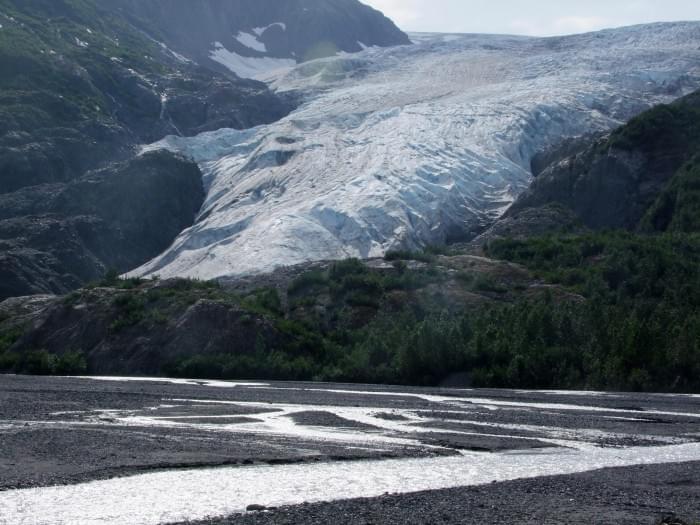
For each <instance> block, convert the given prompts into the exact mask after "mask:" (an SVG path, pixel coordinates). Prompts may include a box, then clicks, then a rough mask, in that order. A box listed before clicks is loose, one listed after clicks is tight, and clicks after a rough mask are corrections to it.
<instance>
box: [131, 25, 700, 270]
mask: <svg viewBox="0 0 700 525" xmlns="http://www.w3.org/2000/svg"><path fill="white" fill-rule="evenodd" d="M411 38H412V40H413V44H412V45H404V46H398V47H392V48H376V47H369V48H366V49H364V50H363V51H362V52H360V53H354V54H348V53H341V54H339V55H337V56H334V57H331V58H325V59H319V60H314V61H311V62H305V63H301V64H298V65H295V66H291V67H287V68H284V69H278V70H275V71H270V72H268V73H267V74H266V75H265V80H266V81H267V82H268V83H269V84H270V86H271V87H272V88H273V89H274V90H276V91H278V92H290V93H294V95H295V96H298V97H300V99H301V101H302V102H301V104H300V105H299V107H298V108H297V109H296V110H295V111H293V112H292V113H291V114H290V115H289V116H287V117H285V118H283V119H282V120H280V121H278V122H275V123H273V124H270V125H265V126H259V127H257V128H253V129H248V130H243V131H237V130H233V129H220V130H217V131H212V132H207V133H203V134H200V135H198V136H196V137H190V138H185V137H178V136H169V137H166V138H165V139H163V140H161V141H159V142H157V143H155V144H151V145H148V146H145V147H144V150H145V151H147V150H153V149H159V148H166V149H170V150H174V151H179V152H182V153H183V154H185V155H186V156H189V157H191V158H193V159H194V160H195V161H196V162H197V163H198V164H199V166H200V167H201V169H202V172H203V173H204V184H205V190H206V193H207V196H206V201H205V204H204V206H203V207H202V209H201V211H200V213H199V216H198V218H197V220H196V222H195V224H194V225H193V226H192V227H191V228H189V229H187V230H185V231H184V232H182V233H181V234H180V236H179V237H178V238H177V239H176V240H175V242H174V243H173V244H172V246H171V247H170V248H169V249H167V250H166V251H165V252H164V253H163V254H161V255H160V256H158V257H157V258H155V259H153V260H152V261H150V262H148V263H147V264H145V265H144V266H142V267H140V268H138V269H136V270H134V271H133V272H132V274H133V275H139V276H153V275H159V276H161V277H163V278H169V277H192V278H199V279H212V278H220V277H225V276H235V275H244V274H252V273H260V272H266V271H270V270H273V269H274V268H276V267H280V266H285V265H293V264H298V263H303V262H308V261H315V260H332V259H342V258H347V257H359V258H368V257H378V256H382V255H383V254H385V253H386V252H387V251H389V250H392V249H398V248H405V249H420V248H422V247H425V246H427V245H434V244H442V243H445V242H448V241H451V240H459V239H466V238H469V236H470V235H474V234H476V233H478V232H479V231H480V229H482V228H483V227H484V226H485V225H487V224H488V223H489V222H490V221H492V220H493V219H494V218H497V217H498V216H500V215H501V214H502V213H503V212H504V211H505V210H506V209H507V208H508V206H509V205H510V204H511V203H512V202H513V200H514V199H515V198H516V197H517V196H518V194H519V193H520V192H521V191H523V190H524V189H525V188H526V187H527V185H528V184H529V182H530V180H531V178H532V171H531V167H530V163H531V159H532V157H533V155H534V154H535V153H537V152H539V151H542V150H544V149H547V148H549V147H552V146H555V145H556V144H557V142H558V141H560V140H561V139H562V138H566V137H576V136H580V135H584V134H588V133H594V132H602V131H606V130H611V129H613V128H614V127H616V126H618V125H620V124H621V123H623V122H626V121H627V120H629V119H630V118H631V117H633V116H634V115H636V114H638V113H639V112H641V111H643V110H645V109H647V108H649V107H650V106H652V105H655V104H658V103H663V102H669V101H671V100H673V99H675V98H677V97H679V96H681V95H683V94H686V93H688V92H690V91H692V90H694V89H697V88H698V87H699V86H700V23H692V22H688V23H665V24H652V25H644V26H635V27H627V28H622V29H613V30H606V31H602V32H597V33H590V34H583V35H574V36H567V37H553V38H532V37H517V36H494V35H443V34H413V35H411ZM258 78H260V77H258Z"/></svg>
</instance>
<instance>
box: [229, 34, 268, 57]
mask: <svg viewBox="0 0 700 525" xmlns="http://www.w3.org/2000/svg"><path fill="white" fill-rule="evenodd" d="M236 40H238V41H239V42H240V43H241V44H242V45H244V46H245V47H247V48H248V49H253V50H254V51H260V52H261V53H267V47H265V44H263V43H262V42H260V41H259V40H258V39H257V37H256V36H255V35H251V34H250V33H244V32H243V31H239V33H238V34H237V35H236Z"/></svg>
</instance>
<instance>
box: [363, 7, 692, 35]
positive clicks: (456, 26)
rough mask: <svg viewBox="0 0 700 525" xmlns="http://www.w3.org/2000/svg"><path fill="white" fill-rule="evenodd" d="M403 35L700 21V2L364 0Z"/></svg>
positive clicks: (560, 31) (557, 31)
mask: <svg viewBox="0 0 700 525" xmlns="http://www.w3.org/2000/svg"><path fill="white" fill-rule="evenodd" d="M361 1H362V2H363V3H365V4H369V5H371V6H372V7H375V8H376V9H379V10H380V11H382V12H383V13H384V14H385V15H387V16H388V17H389V18H391V19H392V20H394V22H396V23H397V25H398V26H399V27H400V28H401V29H403V30H404V31H427V32H432V31H434V32H441V33H505V34H519V35H536V36H550V35H565V34H572V33H583V32H586V31H595V30H598V29H604V28H608V27H620V26H626V25H633V24H642V23H647V22H661V21H677V20H700V0H361Z"/></svg>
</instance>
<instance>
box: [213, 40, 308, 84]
mask: <svg viewBox="0 0 700 525" xmlns="http://www.w3.org/2000/svg"><path fill="white" fill-rule="evenodd" d="M213 45H214V49H213V50H212V51H211V53H210V55H209V57H210V58H211V59H212V60H214V61H215V62H218V63H219V64H221V65H223V66H224V67H226V68H227V69H228V70H229V71H231V72H233V73H235V74H236V75H238V76H239V77H242V78H257V77H259V76H260V75H263V74H266V73H270V72H271V71H276V70H281V69H285V68H290V67H292V66H294V65H296V61H295V60H292V59H291V58H272V57H243V56H241V55H239V54H237V53H234V52H232V51H229V50H228V49H226V48H225V47H224V45H223V44H222V43H221V42H214V44H213Z"/></svg>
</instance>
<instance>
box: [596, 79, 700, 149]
mask: <svg viewBox="0 0 700 525" xmlns="http://www.w3.org/2000/svg"><path fill="white" fill-rule="evenodd" d="M699 147H700V93H698V92H696V93H693V94H691V95H688V96H686V97H684V98H682V99H680V100H678V101H677V102H675V103H673V104H668V105H665V104H662V105H659V106H656V107H654V108H652V109H650V110H649V111H645V112H644V113H642V114H641V115H639V116H638V117H635V118H633V119H632V120H631V121H630V122H629V123H628V124H626V125H625V126H622V127H620V128H618V129H617V130H616V131H614V132H613V133H612V135H611V136H610V139H609V140H608V141H607V143H606V144H605V145H604V148H605V149H609V148H618V149H624V150H637V151H643V152H645V153H648V154H653V153H654V152H663V153H665V154H676V153H679V152H681V153H683V154H686V153H689V154H690V155H692V154H693V153H694V152H695V151H697V150H698V148H699Z"/></svg>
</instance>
